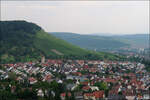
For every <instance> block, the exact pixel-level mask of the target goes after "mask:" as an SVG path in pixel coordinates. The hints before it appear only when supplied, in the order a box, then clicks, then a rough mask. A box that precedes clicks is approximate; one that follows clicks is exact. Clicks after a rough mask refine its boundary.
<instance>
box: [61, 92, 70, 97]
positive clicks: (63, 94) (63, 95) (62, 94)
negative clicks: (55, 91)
mask: <svg viewBox="0 0 150 100" xmlns="http://www.w3.org/2000/svg"><path fill="white" fill-rule="evenodd" d="M60 95H61V96H62V97H65V96H66V93H61V94H60ZM68 96H69V97H70V96H71V93H70V92H69V93H68Z"/></svg>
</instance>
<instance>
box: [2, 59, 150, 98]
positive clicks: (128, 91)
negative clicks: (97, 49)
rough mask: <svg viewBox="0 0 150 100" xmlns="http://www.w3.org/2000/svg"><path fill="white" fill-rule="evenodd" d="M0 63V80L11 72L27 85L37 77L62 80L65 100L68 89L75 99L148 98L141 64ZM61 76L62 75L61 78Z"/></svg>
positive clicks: (149, 77)
mask: <svg viewBox="0 0 150 100" xmlns="http://www.w3.org/2000/svg"><path fill="white" fill-rule="evenodd" d="M2 66H3V67H4V69H0V80H5V79H7V78H9V77H10V76H9V73H10V72H11V73H15V74H16V75H17V78H16V80H17V81H19V82H24V81H25V80H26V81H27V82H29V84H31V85H32V84H35V83H37V82H38V80H41V81H43V82H45V81H47V82H51V81H53V80H56V81H57V82H58V83H66V84H67V85H66V88H67V90H68V91H70V92H68V93H65V92H64V93H61V94H60V97H61V99H62V100H65V97H66V94H67V95H68V96H71V95H72V94H71V91H74V96H75V98H76V100H101V99H102V100H105V99H106V100H143V99H144V100H149V99H150V73H149V72H147V71H146V70H145V66H144V65H143V64H141V63H136V62H128V61H126V62H122V61H89V60H65V61H63V60H52V59H48V60H46V61H45V59H44V58H42V61H41V63H40V62H27V63H16V64H3V65H2ZM56 74H57V75H56ZM58 75H60V76H59V77H58ZM63 75H65V77H62V76H63ZM68 81H69V82H68ZM98 82H99V83H101V82H103V83H105V84H106V87H107V89H106V90H105V89H101V88H99V87H98V86H96V85H95V84H96V83H98ZM53 92H55V91H53ZM44 94H45V92H44V91H43V90H42V89H38V90H37V96H41V97H43V96H44ZM53 94H54V93H53Z"/></svg>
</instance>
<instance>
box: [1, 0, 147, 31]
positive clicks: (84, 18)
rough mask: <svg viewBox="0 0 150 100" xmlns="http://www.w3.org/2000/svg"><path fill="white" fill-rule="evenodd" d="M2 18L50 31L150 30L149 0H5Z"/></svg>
mask: <svg viewBox="0 0 150 100" xmlns="http://www.w3.org/2000/svg"><path fill="white" fill-rule="evenodd" d="M1 20H26V21H28V22H33V23H36V24H38V25H40V26H41V27H42V28H43V29H44V30H45V31H47V32H73V33H80V34H95V33H96V34H143V33H149V1H2V2H1Z"/></svg>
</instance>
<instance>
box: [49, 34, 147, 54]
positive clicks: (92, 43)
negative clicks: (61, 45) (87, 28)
mask: <svg viewBox="0 0 150 100" xmlns="http://www.w3.org/2000/svg"><path fill="white" fill-rule="evenodd" d="M50 34H52V35H54V36H56V37H58V38H61V39H63V40H65V41H67V42H69V43H72V44H74V45H77V46H80V47H81V48H86V49H89V50H97V51H111V50H119V49H120V48H126V47H129V48H148V46H149V45H148V44H149V35H148V34H131V35H108V36H106V35H105V36H102V35H95V34H94V35H93V34H90V35H81V34H76V33H66V32H51V33H50Z"/></svg>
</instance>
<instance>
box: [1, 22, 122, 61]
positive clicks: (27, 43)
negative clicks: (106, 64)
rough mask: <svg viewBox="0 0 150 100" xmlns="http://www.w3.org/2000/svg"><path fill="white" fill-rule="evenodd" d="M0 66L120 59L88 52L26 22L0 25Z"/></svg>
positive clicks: (105, 54) (2, 23)
mask: <svg viewBox="0 0 150 100" xmlns="http://www.w3.org/2000/svg"><path fill="white" fill-rule="evenodd" d="M0 28H1V29H0V47H1V48H0V63H12V62H20V61H22V62H24V61H33V60H37V59H40V57H41V55H44V56H46V57H47V58H55V59H57V58H59V59H60V58H64V59H104V58H105V59H112V60H115V59H120V56H117V55H113V54H109V53H102V52H101V53H99V52H93V51H88V50H85V49H82V48H80V47H78V46H74V45H72V44H70V43H68V42H66V41H64V40H61V39H59V38H56V37H55V36H52V35H50V34H48V33H46V32H45V31H44V30H43V29H42V28H41V27H39V26H38V25H36V24H34V23H29V22H26V21H0Z"/></svg>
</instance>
